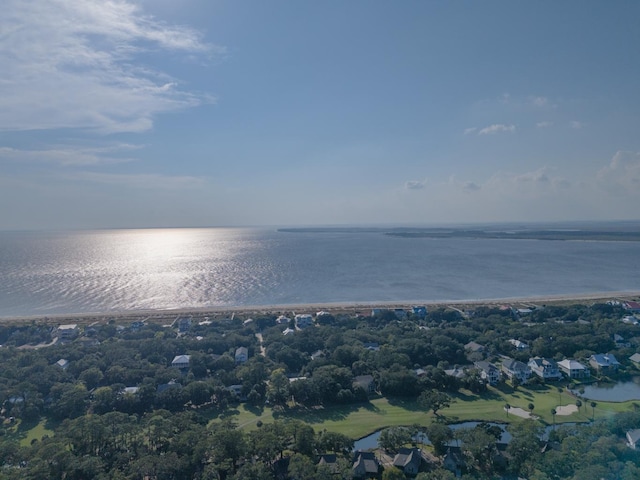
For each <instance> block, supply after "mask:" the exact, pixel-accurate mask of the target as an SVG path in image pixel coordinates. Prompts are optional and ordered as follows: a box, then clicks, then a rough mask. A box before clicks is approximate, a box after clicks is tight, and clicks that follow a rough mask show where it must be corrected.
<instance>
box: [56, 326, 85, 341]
mask: <svg viewBox="0 0 640 480" xmlns="http://www.w3.org/2000/svg"><path fill="white" fill-rule="evenodd" d="M79 333H80V330H79V329H78V325H77V324H75V323H71V324H68V325H59V326H58V328H57V329H56V331H55V333H54V336H56V337H58V338H59V339H60V340H72V339H74V338H76V337H77V336H78V334H79Z"/></svg>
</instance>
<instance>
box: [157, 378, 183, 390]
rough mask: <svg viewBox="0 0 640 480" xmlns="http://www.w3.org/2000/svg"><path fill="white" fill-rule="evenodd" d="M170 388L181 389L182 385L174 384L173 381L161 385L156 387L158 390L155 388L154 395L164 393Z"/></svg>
mask: <svg viewBox="0 0 640 480" xmlns="http://www.w3.org/2000/svg"><path fill="white" fill-rule="evenodd" d="M171 388H177V389H181V388H182V385H180V384H179V383H176V381H175V380H171V381H170V382H169V383H162V384H160V385H158V388H156V393H162V392H166V391H167V390H169V389H171Z"/></svg>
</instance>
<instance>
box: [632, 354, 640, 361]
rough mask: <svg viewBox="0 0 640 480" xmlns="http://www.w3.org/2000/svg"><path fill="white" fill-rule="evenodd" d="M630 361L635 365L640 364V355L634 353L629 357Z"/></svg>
mask: <svg viewBox="0 0 640 480" xmlns="http://www.w3.org/2000/svg"><path fill="white" fill-rule="evenodd" d="M629 360H631V361H632V362H635V363H640V353H634V354H633V355H631V356H630V357H629Z"/></svg>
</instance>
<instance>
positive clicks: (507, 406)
mask: <svg viewBox="0 0 640 480" xmlns="http://www.w3.org/2000/svg"><path fill="white" fill-rule="evenodd" d="M504 409H505V410H506V411H507V417H508V416H509V410H511V405H509V404H508V403H505V404H504Z"/></svg>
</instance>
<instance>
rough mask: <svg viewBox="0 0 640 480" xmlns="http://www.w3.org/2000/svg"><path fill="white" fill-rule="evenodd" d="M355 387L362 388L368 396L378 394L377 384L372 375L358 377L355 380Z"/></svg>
mask: <svg viewBox="0 0 640 480" xmlns="http://www.w3.org/2000/svg"><path fill="white" fill-rule="evenodd" d="M353 385H354V386H356V385H357V386H359V387H361V388H362V389H363V390H364V391H365V392H367V395H371V394H374V393H376V382H375V380H374V379H373V377H372V376H371V375H358V376H357V377H356V378H354V379H353Z"/></svg>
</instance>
